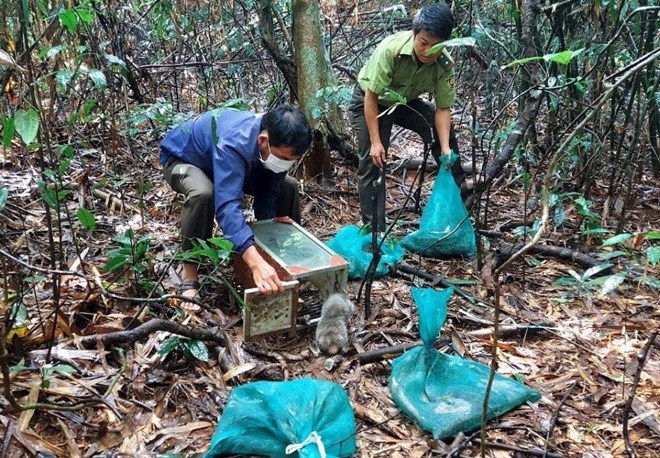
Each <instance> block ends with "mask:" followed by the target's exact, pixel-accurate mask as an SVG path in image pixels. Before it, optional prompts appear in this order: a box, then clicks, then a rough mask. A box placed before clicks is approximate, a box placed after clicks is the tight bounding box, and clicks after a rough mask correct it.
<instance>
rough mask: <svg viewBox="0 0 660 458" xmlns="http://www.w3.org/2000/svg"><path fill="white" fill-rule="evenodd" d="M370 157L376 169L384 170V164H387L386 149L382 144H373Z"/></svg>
mask: <svg viewBox="0 0 660 458" xmlns="http://www.w3.org/2000/svg"><path fill="white" fill-rule="evenodd" d="M369 156H370V157H371V160H372V161H373V162H374V165H375V166H376V167H378V168H379V169H382V168H383V164H385V147H384V146H383V144H382V143H380V142H378V143H372V144H371V150H370V151H369Z"/></svg>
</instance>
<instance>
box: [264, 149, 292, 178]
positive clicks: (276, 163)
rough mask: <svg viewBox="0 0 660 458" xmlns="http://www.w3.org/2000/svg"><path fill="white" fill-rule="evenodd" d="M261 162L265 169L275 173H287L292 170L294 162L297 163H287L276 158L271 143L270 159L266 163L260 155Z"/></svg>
mask: <svg viewBox="0 0 660 458" xmlns="http://www.w3.org/2000/svg"><path fill="white" fill-rule="evenodd" d="M259 160H260V161H261V163H262V164H263V165H264V167H266V168H267V169H268V170H270V171H272V172H275V173H282V172H286V171H287V170H289V169H290V168H291V166H293V164H294V162H296V161H286V160H284V159H280V158H279V157H277V156H275V155H274V154H273V152H272V151H271V150H270V143H269V144H268V157H267V158H266V160H265V161H264V160H263V159H262V158H261V155H259Z"/></svg>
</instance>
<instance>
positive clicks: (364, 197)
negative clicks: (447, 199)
mask: <svg viewBox="0 0 660 458" xmlns="http://www.w3.org/2000/svg"><path fill="white" fill-rule="evenodd" d="M378 108H379V110H378V111H379V112H380V113H383V112H384V111H385V110H387V107H384V106H379V107H378ZM349 110H350V114H351V125H352V127H353V132H354V133H355V135H356V137H357V141H358V148H359V151H358V153H359V164H358V174H357V177H358V195H359V198H360V211H361V212H362V222H363V223H369V222H372V219H373V214H374V201H375V203H376V208H377V210H378V222H377V224H373V223H372V226H374V230H376V231H378V232H382V231H384V230H385V183H383V184H382V185H381V186H379V187H378V189H377V190H376V189H375V188H374V183H376V181H377V180H378V176H379V169H378V167H376V166H375V165H374V163H373V161H372V160H371V157H370V156H369V152H370V150H371V140H370V138H369V130H368V129H367V122H366V119H365V116H364V92H363V91H362V89H361V88H360V86H356V87H355V90H354V91H353V99H352V100H351V104H350V107H349ZM394 125H397V126H401V127H403V128H404V129H409V130H412V131H413V132H415V133H417V134H419V136H420V137H422V141H423V142H424V143H430V144H431V154H432V155H433V157H435V158H437V157H438V156H439V154H440V142H439V141H438V133H437V132H436V130H435V106H434V105H433V104H432V103H430V102H427V101H425V100H421V99H414V100H411V101H409V102H408V104H407V105H399V106H397V107H396V108H395V109H394V110H393V111H391V112H390V113H388V114H386V115H381V116H380V117H379V118H378V127H379V132H380V141H381V142H382V143H383V146H384V147H385V151H387V150H388V148H389V146H390V136H391V134H392V127H393V126H394ZM449 147H450V148H451V149H452V150H453V151H454V152H455V153H457V154H458V153H459V151H458V142H457V141H456V134H455V133H454V126H453V125H452V126H451V129H450V133H449ZM451 172H452V175H453V176H454V180H455V181H456V185H457V186H458V187H459V189H460V187H461V183H462V182H463V180H464V179H465V172H464V171H463V168H462V167H461V161H460V160H457V161H456V162H455V163H454V166H453V167H452V171H451Z"/></svg>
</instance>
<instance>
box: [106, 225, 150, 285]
mask: <svg viewBox="0 0 660 458" xmlns="http://www.w3.org/2000/svg"><path fill="white" fill-rule="evenodd" d="M112 240H113V241H115V242H117V243H118V244H119V248H116V249H113V250H111V251H110V252H109V253H108V262H106V264H105V267H104V269H105V271H106V272H112V273H121V274H126V276H125V278H130V277H132V278H133V280H134V282H135V284H137V285H140V284H141V283H140V281H141V279H142V278H143V275H144V273H145V272H146V271H147V267H148V263H149V261H150V260H151V256H150V255H149V248H150V246H151V236H150V235H145V236H143V237H140V238H136V237H135V234H133V230H132V229H127V230H126V232H124V234H123V235H117V236H115V237H114V238H113V239H112ZM144 286H147V285H144ZM143 289H145V290H146V289H147V288H143Z"/></svg>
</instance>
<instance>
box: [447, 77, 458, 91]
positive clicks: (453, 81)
mask: <svg viewBox="0 0 660 458" xmlns="http://www.w3.org/2000/svg"><path fill="white" fill-rule="evenodd" d="M445 84H447V87H448V88H449V89H454V86H456V79H455V78H454V75H451V76H448V77H447V78H445Z"/></svg>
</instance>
